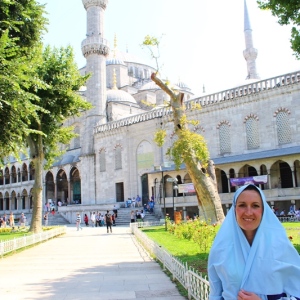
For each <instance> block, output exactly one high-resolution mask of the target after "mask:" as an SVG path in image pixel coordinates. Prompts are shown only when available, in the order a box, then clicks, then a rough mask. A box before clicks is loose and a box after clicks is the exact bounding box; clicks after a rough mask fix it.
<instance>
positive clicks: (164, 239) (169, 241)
mask: <svg viewBox="0 0 300 300" xmlns="http://www.w3.org/2000/svg"><path fill="white" fill-rule="evenodd" d="M282 225H283V227H284V228H285V230H286V232H287V236H288V237H292V239H291V242H292V243H293V245H294V247H295V248H296V250H297V251H298V253H299V254H300V223H289V222H287V223H282ZM142 230H143V232H144V233H145V234H147V236H148V237H149V238H150V239H152V240H153V241H155V242H156V243H157V244H158V245H160V246H162V247H163V248H165V249H166V250H167V251H168V252H169V253H171V254H172V255H173V256H175V257H176V258H178V259H179V260H181V261H182V262H184V263H187V264H188V265H189V266H191V267H193V268H194V269H195V270H197V271H198V272H201V273H202V274H203V275H207V260H208V254H209V250H208V251H207V252H200V251H199V246H198V245H197V244H196V243H195V242H193V241H190V240H186V239H183V238H177V237H175V236H174V235H172V234H170V233H169V232H168V231H165V227H164V226H158V227H150V228H143V229H142Z"/></svg>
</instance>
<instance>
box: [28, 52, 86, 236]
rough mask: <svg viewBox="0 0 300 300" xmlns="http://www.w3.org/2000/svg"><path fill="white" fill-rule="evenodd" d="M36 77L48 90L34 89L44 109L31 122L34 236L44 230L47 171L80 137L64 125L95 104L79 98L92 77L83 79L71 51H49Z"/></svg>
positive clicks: (43, 54)
mask: <svg viewBox="0 0 300 300" xmlns="http://www.w3.org/2000/svg"><path fill="white" fill-rule="evenodd" d="M36 74H37V77H38V78H39V80H40V81H41V82H43V83H44V87H42V88H39V87H33V88H32V93H34V94H35V95H36V97H37V98H36V103H35V104H36V105H38V106H39V107H40V108H41V109H40V110H39V111H37V117H33V118H31V123H30V126H29V128H30V130H31V132H30V133H29V134H28V135H27V144H28V146H29V149H30V158H31V160H32V162H33V164H34V167H35V175H36V176H35V182H34V185H33V212H32V222H31V226H30V231H33V232H39V231H41V230H42V209H43V203H42V194H43V193H42V191H43V187H42V173H43V169H44V168H48V167H50V166H51V165H52V163H53V162H54V160H55V158H57V157H58V156H60V155H61V154H62V153H63V151H62V150H60V147H59V145H61V144H67V143H69V141H70V140H71V139H72V138H74V137H75V136H76V134H75V133H74V132H73V129H74V128H73V127H71V126H63V123H64V122H65V121H66V120H67V119H68V118H69V117H72V116H77V115H79V114H80V113H81V112H82V111H85V110H87V109H90V108H91V104H89V103H88V102H86V101H85V100H84V99H83V98H82V97H81V96H80V95H79V94H78V90H79V88H80V87H81V86H82V85H84V83H85V81H86V80H87V78H88V76H81V75H80V73H79V71H78V68H77V65H76V63H75V62H74V54H73V50H72V48H71V47H67V48H59V49H58V48H53V49H51V48H50V47H46V48H45V50H44V51H43V53H42V57H41V62H40V64H39V65H38V67H37V69H36ZM45 162H46V164H45Z"/></svg>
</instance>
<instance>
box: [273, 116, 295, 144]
mask: <svg viewBox="0 0 300 300" xmlns="http://www.w3.org/2000/svg"><path fill="white" fill-rule="evenodd" d="M288 115H289V111H287V110H281V111H279V112H278V113H277V114H276V125H277V137H278V144H279V145H282V144H288V143H291V142H292V134H291V127H290V122H289V116H288Z"/></svg>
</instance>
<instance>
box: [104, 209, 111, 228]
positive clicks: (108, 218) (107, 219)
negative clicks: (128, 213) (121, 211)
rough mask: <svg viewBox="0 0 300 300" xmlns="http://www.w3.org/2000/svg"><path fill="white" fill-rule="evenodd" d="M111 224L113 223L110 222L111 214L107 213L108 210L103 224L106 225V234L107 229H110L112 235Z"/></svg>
mask: <svg viewBox="0 0 300 300" xmlns="http://www.w3.org/2000/svg"><path fill="white" fill-rule="evenodd" d="M112 222H113V221H112V216H111V214H110V213H109V210H108V211H107V212H106V214H105V223H106V229H107V233H108V232H109V229H110V232H111V233H112V229H111V226H112Z"/></svg>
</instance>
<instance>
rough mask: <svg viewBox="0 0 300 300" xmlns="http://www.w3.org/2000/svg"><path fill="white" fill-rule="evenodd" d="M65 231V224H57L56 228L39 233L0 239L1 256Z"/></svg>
mask: <svg viewBox="0 0 300 300" xmlns="http://www.w3.org/2000/svg"><path fill="white" fill-rule="evenodd" d="M65 233H66V226H59V227H57V228H54V229H51V230H47V231H43V232H41V233H36V234H32V235H28V236H23V237H20V238H14V239H12V240H8V241H0V255H1V257H3V255H5V254H7V253H10V252H13V251H16V250H18V249H21V248H25V247H28V246H30V245H33V244H37V243H40V242H43V241H46V240H49V239H51V238H53V237H55V236H58V235H61V234H65Z"/></svg>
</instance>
